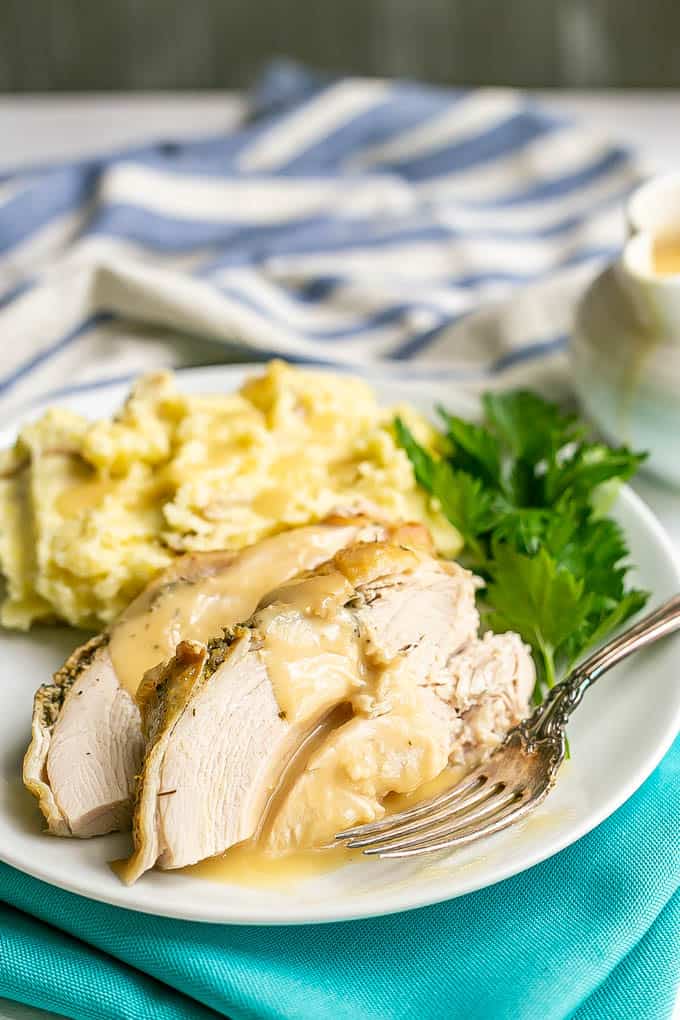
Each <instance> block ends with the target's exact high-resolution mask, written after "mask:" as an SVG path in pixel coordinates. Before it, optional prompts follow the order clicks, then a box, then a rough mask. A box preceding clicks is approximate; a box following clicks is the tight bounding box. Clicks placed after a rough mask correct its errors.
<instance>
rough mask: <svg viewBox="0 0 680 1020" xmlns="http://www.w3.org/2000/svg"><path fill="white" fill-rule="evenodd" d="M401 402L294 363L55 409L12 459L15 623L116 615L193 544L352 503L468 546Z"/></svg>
mask: <svg viewBox="0 0 680 1020" xmlns="http://www.w3.org/2000/svg"><path fill="white" fill-rule="evenodd" d="M399 410H400V413H401V414H402V416H404V417H405V418H406V419H407V421H408V422H409V424H410V425H411V427H412V428H413V429H414V431H415V432H416V434H417V435H419V437H420V439H421V441H423V442H428V441H431V438H432V436H431V433H430V430H429V426H428V425H427V424H426V423H425V422H424V421H423V420H422V419H420V418H419V417H418V416H417V415H416V414H415V413H414V412H413V411H412V410H410V409H408V408H400V409H399ZM393 416H394V411H393V410H384V409H381V408H379V407H378V405H377V403H376V400H375V397H374V395H373V393H372V391H371V389H370V388H369V387H368V386H367V385H366V384H365V383H363V382H361V381H359V380H357V379H352V378H348V377H345V376H335V375H327V374H323V373H318V372H304V371H301V370H298V369H295V368H292V367H290V366H288V365H285V364H282V363H280V362H274V363H272V364H271V365H269V366H268V367H267V369H266V371H265V372H264V374H263V375H261V376H259V377H257V378H254V379H251V380H249V381H248V382H246V383H245V385H244V386H243V387H242V388H241V390H240V391H239V392H238V393H236V394H229V395H223V394H220V395H212V396H211V395H206V396H188V395H185V394H182V393H180V392H178V390H177V389H176V387H175V384H174V380H173V378H172V376H170V375H167V374H162V375H153V376H148V377H146V378H143V379H141V380H140V381H139V382H138V383H137V384H136V385H135V387H134V388H133V390H132V393H131V394H130V396H129V398H128V400H127V401H126V403H125V405H124V407H123V408H122V410H121V412H120V413H119V414H118V415H117V416H116V417H115V418H114V419H113V420H109V419H103V420H101V421H97V422H94V423H93V422H91V421H89V420H87V419H85V418H82V417H80V416H78V415H76V414H73V413H71V412H70V411H66V410H60V409H58V408H55V409H52V410H49V411H47V412H46V413H45V414H44V415H43V417H42V418H40V419H39V420H38V421H36V422H34V423H32V424H30V425H27V426H26V427H25V428H23V429H22V431H21V433H20V435H19V437H18V439H17V441H16V443H15V445H14V447H13V448H12V449H10V450H7V451H5V452H4V453H3V454H2V456H1V458H0V503H1V507H0V513H1V514H2V517H1V519H2V521H3V526H2V531H1V532H0V565H1V567H2V571H3V573H4V574H5V578H6V586H7V592H6V598H5V601H4V603H3V605H2V610H1V619H2V623H3V624H4V625H5V626H7V627H17V628H26V627H29V626H30V624H31V623H32V622H34V621H36V620H41V619H51V620H53V619H61V620H66V621H68V622H69V623H71V624H74V625H76V626H82V627H97V626H99V625H101V624H106V623H108V622H109V621H111V620H112V619H113V618H114V617H115V616H117V615H118V613H119V612H120V611H121V610H122V609H124V608H125V606H126V605H127V604H128V602H129V601H130V600H131V599H132V598H133V597H134V596H135V595H136V594H137V593H138V592H139V591H140V589H141V588H142V587H143V586H144V585H145V584H146V582H147V581H148V580H149V579H150V578H151V577H152V576H153V574H155V573H156V572H157V571H158V570H159V569H161V568H162V567H165V566H166V565H167V564H168V563H169V562H170V561H171V560H172V559H173V557H174V556H176V555H177V554H178V553H182V552H188V551H191V550H205V549H221V548H230V549H231V548H233V549H238V548H241V547H242V546H244V545H248V544H249V543H251V542H255V541H257V540H258V539H260V538H263V537H264V536H265V535H270V534H273V533H275V532H277V531H282V530H284V529H286V528H290V527H294V526H296V525H299V524H307V523H310V522H313V521H317V520H319V519H320V518H322V517H324V515H326V514H327V513H329V512H330V511H332V510H334V509H337V508H343V509H373V510H374V511H379V512H380V514H381V515H382V516H384V517H385V518H387V519H398V518H402V519H404V518H405V519H412V520H419V521H423V522H424V523H426V524H428V525H429V526H430V528H431V529H432V531H433V534H434V537H435V541H436V543H437V546H438V548H439V551H440V552H441V553H442V554H444V555H447V556H453V555H455V554H456V552H458V550H459V548H460V545H461V542H460V537H459V535H458V533H457V532H456V531H455V530H454V529H453V528H452V527H451V525H450V524H448V523H447V522H446V521H445V520H444V518H443V517H442V516H441V515H440V514H439V512H438V511H437V509H436V507H434V506H432V505H429V504H428V502H427V497H426V496H425V495H424V494H423V493H422V491H421V490H420V489H418V488H417V487H416V484H415V481H414V478H413V471H412V468H411V465H410V463H409V460H408V458H407V457H406V455H405V454H404V452H403V451H402V450H401V449H399V448H398V447H397V445H396V443H395V439H394V436H393V432H392V427H391V422H392V419H393Z"/></svg>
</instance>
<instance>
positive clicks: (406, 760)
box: [264, 634, 535, 853]
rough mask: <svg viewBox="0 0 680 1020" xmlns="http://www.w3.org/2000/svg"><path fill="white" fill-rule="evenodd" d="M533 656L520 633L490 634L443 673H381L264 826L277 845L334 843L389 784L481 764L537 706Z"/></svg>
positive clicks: (411, 784) (366, 818) (394, 789)
mask: <svg viewBox="0 0 680 1020" xmlns="http://www.w3.org/2000/svg"><path fill="white" fill-rule="evenodd" d="M534 681H535V674H534V664H533V661H532V659H531V655H530V652H529V649H528V647H527V646H526V645H525V644H523V642H522V641H521V639H520V638H519V637H518V636H517V634H486V635H485V636H484V638H482V639H481V640H479V639H477V638H474V639H473V640H471V641H469V642H467V643H466V644H465V645H464V646H463V648H462V649H461V650H460V651H458V652H456V653H455V654H454V655H452V656H451V657H450V658H449V659H448V661H447V662H446V665H445V666H444V668H443V669H442V670H441V672H440V673H439V674H434V675H433V674H429V675H428V674H426V673H424V672H422V671H420V672H419V673H418V676H417V683H416V684H415V685H414V684H413V674H410V675H409V671H405V670H404V669H403V668H402V669H401V670H400V671H399V672H398V673H397V674H395V673H394V671H393V672H392V673H391V674H386V676H385V677H384V678H383V681H382V685H381V690H380V691H379V692H378V697H374V698H372V699H371V698H369V697H366V699H365V701H364V704H363V706H362V707H361V708H360V709H359V711H358V712H357V714H356V715H355V716H354V718H353V719H351V720H350V721H349V722H347V723H345V724H344V725H343V726H341V727H339V728H338V729H337V730H335V732H333V733H332V734H331V735H330V736H329V737H328V739H327V740H326V741H325V743H324V744H323V745H322V747H321V748H320V749H319V750H317V751H316V752H315V753H314V754H313V755H312V756H311V757H310V759H309V761H308V763H307V765H306V767H305V769H304V771H303V772H302V773H301V774H300V775H299V776H298V777H297V779H296V780H295V782H294V783H293V784H292V787H291V789H290V792H289V793H288V795H287V796H286V798H285V800H284V802H283V805H282V807H281V808H280V810H279V811H278V812H277V814H276V816H275V817H274V819H273V821H272V822H271V824H270V826H268V831H267V833H266V834H265V840H264V843H265V846H266V847H267V848H268V849H269V850H272V851H274V852H279V853H280V852H283V851H287V850H291V849H295V848H298V847H309V846H323V845H325V844H329V843H332V842H333V840H334V837H335V834H336V833H337V832H341V831H342V830H343V829H346V828H349V827H351V826H353V825H360V824H363V823H365V822H371V821H374V820H377V819H380V818H382V817H383V815H384V814H385V810H386V809H385V804H384V801H385V798H386V797H387V796H388V795H389V794H391V793H412V792H413V791H415V790H417V789H418V787H419V786H422V785H423V783H426V782H429V781H430V780H432V779H434V778H435V777H436V776H438V775H439V774H440V772H442V771H443V769H444V768H446V767H447V765H458V766H462V767H463V768H465V769H469V768H472V767H474V766H475V765H476V764H477V763H478V762H479V761H481V760H482V759H483V758H484V757H486V756H487V755H488V754H490V753H491V751H492V750H493V749H494V748H495V747H496V746H497V745H498V744H499V743H500V742H501V740H502V739H503V737H504V736H505V734H506V733H507V732H508V730H509V729H511V727H512V726H514V725H515V724H516V723H518V722H520V720H521V719H523V718H524V717H525V716H526V715H527V714H528V711H529V699H530V697H531V692H532V690H533V687H534Z"/></svg>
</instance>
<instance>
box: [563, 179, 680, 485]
mask: <svg viewBox="0 0 680 1020" xmlns="http://www.w3.org/2000/svg"><path fill="white" fill-rule="evenodd" d="M626 216H627V223H628V241H627V243H626V245H625V247H624V249H623V252H622V254H621V257H620V259H619V260H618V261H617V262H615V263H613V264H612V265H610V266H609V267H608V268H607V269H605V270H604V271H603V272H602V273H601V274H600V275H599V276H598V277H597V278H596V279H595V280H594V282H593V283H592V284H591V285H590V287H589V288H588V290H587V291H586V293H585V294H584V296H583V298H582V300H581V303H580V305H579V308H578V310H577V315H576V323H575V328H574V332H573V336H572V342H571V351H570V354H571V367H572V373H573V378H574V384H575V386H576V389H577V392H578V394H579V397H580V399H581V402H582V404H583V406H584V408H585V410H586V412H587V413H588V415H589V416H590V417H591V418H592V419H593V421H594V422H595V423H596V424H597V425H598V427H599V428H600V429H601V430H602V432H603V433H604V434H605V435H606V436H607V437H608V438H609V439H610V440H611V441H612V442H614V443H623V442H625V443H629V444H630V445H632V446H633V447H635V448H636V449H641V450H647V451H648V452H649V460H648V462H647V468H648V469H649V470H650V471H652V472H653V473H654V474H656V475H658V476H659V477H661V478H663V479H665V480H666V481H669V482H671V483H673V484H675V485H678V486H680V173H677V174H669V175H667V176H664V177H657V178H653V179H652V180H650V181H648V182H647V183H646V184H644V185H643V186H642V187H641V188H639V189H638V190H637V191H636V192H635V194H634V195H633V196H632V198H631V199H630V201H629V202H628V206H627V210H626Z"/></svg>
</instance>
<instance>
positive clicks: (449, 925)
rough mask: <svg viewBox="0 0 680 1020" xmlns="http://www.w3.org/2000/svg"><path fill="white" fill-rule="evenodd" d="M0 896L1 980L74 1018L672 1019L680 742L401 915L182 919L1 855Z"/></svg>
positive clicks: (10, 992) (679, 942)
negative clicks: (85, 889) (512, 851)
mask: <svg viewBox="0 0 680 1020" xmlns="http://www.w3.org/2000/svg"><path fill="white" fill-rule="evenodd" d="M0 894H1V895H2V899H3V900H4V902H5V903H6V904H7V906H6V907H5V908H4V909H2V910H1V916H0V921H1V931H0V994H1V995H4V996H6V997H9V998H12V999H15V1000H20V1001H21V1002H24V1003H29V1004H33V1005H37V1006H42V1007H44V1008H47V1009H51V1010H54V1011H57V1012H60V1013H64V1014H65V1015H66V1016H69V1017H74V1018H76V1020H109V1018H110V1020H121V1018H126V1020H127V1018H130V1020H175V1018H179V1017H181V1018H185V1017H187V1018H196V1020H203V1018H207V1017H214V1016H216V1015H227V1016H229V1017H231V1018H232V1020H255V1018H257V1020H259V1018H267V1020H274V1018H295V1020H361V1018H363V1017H367V1018H371V1020H397V1018H399V1020H401V1018H404V1020H405V1018H411V1017H416V1018H418V1020H429V1018H433V1020H434V1018H440V1017H446V1018H451V1020H457V1018H459V1017H460V1018H464V1020H534V1018H536V1020H565V1018H567V1017H574V1018H576V1020H662V1018H664V1017H668V1016H670V1014H671V1010H672V1004H673V999H674V994H675V988H676V984H677V981H678V976H679V974H680V739H679V740H678V741H676V743H675V746H674V747H673V749H672V750H671V751H670V752H669V753H668V755H667V756H666V757H665V759H664V760H663V762H662V763H661V765H660V766H659V767H658V768H657V769H656V771H655V772H654V773H653V775H652V776H651V777H650V778H649V779H648V780H647V782H646V783H645V784H644V785H643V786H642V788H641V789H640V790H638V792H637V793H636V794H635V795H634V796H633V797H632V798H631V799H630V800H629V801H628V802H627V803H626V804H624V806H623V807H622V808H620V809H619V810H618V811H617V812H616V813H615V814H614V815H613V816H612V817H611V818H610V819H608V820H607V821H606V822H604V823H603V824H602V825H601V826H599V827H598V828H597V829H595V830H594V831H593V832H591V833H589V834H588V835H587V836H585V837H584V838H583V839H581V840H579V842H578V843H576V844H574V845H573V846H571V847H568V848H567V849H566V850H564V851H562V852H561V853H559V854H557V855H556V856H555V857H553V858H551V859H550V860H548V861H545V862H544V863H543V864H540V865H537V866H536V867H534V868H531V869H530V870H529V871H526V872H524V873H523V874H521V875H517V876H516V877H515V878H512V879H508V880H507V881H505V882H501V883H499V884H498V885H496V886H493V887H491V888H489V889H484V890H482V891H480V892H477V893H473V894H471V895H469V896H464V897H461V898H460V899H456V900H452V901H450V902H448V903H441V904H439V905H437V906H434V907H428V908H425V909H422V910H415V911H412V912H409V913H405V914H398V915H395V916H392V917H384V918H378V919H376V920H369V921H361V922H346V923H342V924H329V925H310V926H307V927H294V928H261V927H253V928H248V927H240V926H239V927H229V926H224V925H212V924H210V925H208V924H194V923H190V922H186V921H171V920H167V919H164V918H156V917H150V916H147V915H144V914H137V913H133V912H131V911H127V910H121V909H118V908H115V907H109V906H106V905H104V904H101V903H95V902H92V901H90V900H86V899H83V898H81V897H79V896H74V895H73V894H71V893H67V892H63V891H61V890H59V889H53V888H51V887H49V886H47V885H45V884H44V883H42V882H39V881H37V880H36V879H33V878H29V877H27V876H26V875H23V874H22V873H21V872H19V871H15V870H14V869H12V868H9V867H7V866H5V865H0Z"/></svg>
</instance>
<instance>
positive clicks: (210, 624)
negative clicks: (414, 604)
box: [109, 525, 357, 694]
mask: <svg viewBox="0 0 680 1020" xmlns="http://www.w3.org/2000/svg"><path fill="white" fill-rule="evenodd" d="M302 532H304V534H302ZM356 532H357V526H356V525H348V526H345V527H341V526H337V527H336V526H328V525H312V526H310V527H308V528H305V529H297V530H296V531H290V532H284V533H282V534H280V535H275V536H273V537H272V538H268V539H265V540H264V541H262V542H259V543H258V544H257V545H256V546H252V547H250V548H248V549H245V550H244V551H243V552H242V553H240V554H239V555H238V556H232V555H231V554H229V553H225V554H219V555H221V556H223V559H222V561H221V562H218V559H217V554H216V557H215V558H210V557H206V559H205V560H204V561H203V562H204V563H205V564H206V569H205V572H204V573H202V574H201V573H200V572H199V571H198V570H194V572H193V574H189V573H187V576H181V575H180V576H178V577H177V578H175V579H174V580H170V581H167V583H162V584H160V585H158V584H156V585H153V584H152V585H150V586H149V588H147V589H146V590H145V591H144V592H142V594H141V595H140V596H139V598H137V599H135V601H134V602H133V603H132V604H131V606H130V607H129V608H128V609H127V610H126V611H125V612H124V613H123V614H122V616H121V617H120V618H119V619H118V621H117V622H116V623H115V624H114V626H113V628H112V630H111V636H110V642H109V649H110V653H111V659H112V661H113V666H114V669H115V670H116V674H117V676H118V677H119V679H120V681H121V683H122V685H123V686H124V687H125V688H126V689H127V690H128V691H129V692H130V693H131V694H134V693H135V691H136V690H137V687H138V686H139V683H140V681H141V679H142V677H143V675H144V673H145V672H146V671H147V670H148V669H150V668H151V667H152V666H156V665H157V664H158V663H159V662H162V661H166V660H168V659H170V658H171V657H172V656H173V655H174V652H175V648H176V646H177V644H178V642H179V641H181V640H183V639H185V640H186V639H192V640H195V641H203V642H206V641H208V640H209V639H210V638H212V637H215V636H219V635H220V633H221V632H222V630H223V629H224V628H225V627H232V626H234V625H235V624H237V623H241V622H242V621H243V620H247V619H248V618H249V617H250V616H252V614H253V613H254V612H255V610H256V609H257V606H258V604H259V602H260V600H261V599H262V598H263V597H264V596H265V595H266V594H268V593H269V592H270V591H271V590H272V589H273V588H276V587H277V585H282V584H284V583H285V582H286V581H288V580H290V579H291V578H293V577H295V575H296V574H299V573H300V572H302V571H305V570H311V569H312V568H313V567H315V566H317V565H318V564H319V563H322V562H323V561H324V560H326V559H330V558H331V557H332V556H333V555H334V554H335V553H336V552H337V550H338V549H339V548H340V547H341V546H342V545H344V544H346V543H347V542H349V541H350V539H351V538H352V536H353V535H354V534H356ZM229 560H231V562H229ZM211 564H212V565H211ZM318 597H321V595H320V594H319V595H318Z"/></svg>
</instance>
